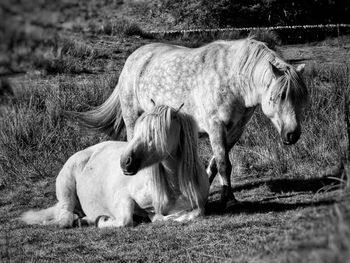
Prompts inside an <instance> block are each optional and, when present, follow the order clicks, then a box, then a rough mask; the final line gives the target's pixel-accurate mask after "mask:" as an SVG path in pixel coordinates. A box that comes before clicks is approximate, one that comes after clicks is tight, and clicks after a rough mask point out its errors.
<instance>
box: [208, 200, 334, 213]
mask: <svg viewBox="0 0 350 263" xmlns="http://www.w3.org/2000/svg"><path fill="white" fill-rule="evenodd" d="M335 202H336V200H335V199H329V200H320V201H307V202H296V203H283V202H277V201H273V202H262V201H242V202H238V203H237V204H235V205H232V206H230V207H228V208H226V209H225V210H224V211H222V210H221V209H220V203H219V200H218V201H213V202H210V203H208V204H207V205H206V208H205V214H206V215H222V214H240V213H247V214H255V213H268V212H283V211H288V210H295V209H298V208H305V207H317V206H322V205H331V204H334V203H335Z"/></svg>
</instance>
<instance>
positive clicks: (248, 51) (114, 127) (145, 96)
mask: <svg viewBox="0 0 350 263" xmlns="http://www.w3.org/2000/svg"><path fill="white" fill-rule="evenodd" d="M303 68H304V65H300V66H298V67H297V68H294V67H293V66H292V65H290V64H288V63H286V62H285V61H284V60H283V59H282V58H281V57H280V56H279V55H277V53H276V52H274V51H273V50H271V49H269V48H268V47H267V46H266V45H265V44H264V43H263V42H260V41H257V40H255V39H253V38H247V39H242V40H234V41H215V42H213V43H210V44H208V45H205V46H203V47H199V48H193V49H192V48H186V47H181V46H174V45H168V44H161V43H154V44H149V45H145V46H143V47H141V48H139V49H137V50H136V51H135V52H134V53H133V54H131V55H130V56H129V58H128V59H127V61H126V62H125V65H124V68H123V71H122V72H121V74H120V77H119V82H118V85H117V87H116V88H115V90H114V92H113V93H112V95H111V96H110V97H109V98H108V99H107V100H106V101H105V102H104V103H103V104H102V105H101V106H99V107H97V108H95V109H93V110H91V111H88V112H84V113H71V114H72V115H75V117H77V119H78V120H80V122H82V123H83V124H84V125H85V126H87V127H89V128H93V129H95V130H97V131H102V132H105V133H107V134H109V135H110V136H112V137H113V138H118V136H119V134H120V132H121V131H122V129H123V127H124V124H125V126H126V130H127V138H128V140H131V138H132V137H133V130H134V126H135V122H136V120H137V118H138V117H139V116H140V114H142V112H144V111H147V110H149V109H150V108H151V107H152V102H151V100H152V99H153V100H154V101H155V103H157V104H165V105H169V106H172V107H175V108H176V107H179V105H180V104H182V103H184V107H183V109H182V110H183V111H184V112H185V113H187V114H190V115H192V116H193V117H194V119H195V120H196V121H197V123H198V126H199V132H203V133H207V134H208V135H209V139H210V143H211V146H212V149H213V153H214V156H213V158H212V159H211V160H210V163H209V167H208V169H207V171H208V173H209V177H210V182H212V181H213V179H214V177H215V175H216V173H217V172H219V175H220V178H221V183H222V191H221V203H222V205H223V206H225V205H226V203H227V201H229V200H235V199H234V195H233V193H232V189H231V179H230V175H231V170H232V166H231V163H230V160H229V151H230V149H231V148H232V147H233V146H234V145H235V143H236V142H237V141H238V139H239V138H240V137H241V135H242V133H243V130H244V127H245V125H246V124H247V122H248V121H249V119H250V118H251V116H252V114H253V113H254V109H255V108H256V106H257V105H261V107H262V111H263V113H264V114H265V115H266V116H267V117H268V118H269V119H270V120H271V121H272V123H273V124H274V126H275V127H276V129H277V131H278V132H279V134H280V136H281V138H282V141H283V143H284V144H287V145H290V144H294V143H296V142H297V141H298V139H299V137H300V133H301V129H300V118H301V113H302V107H303V106H304V105H305V103H306V101H307V98H308V92H307V89H306V86H305V84H304V82H303V80H302V78H301V76H300V72H301V71H302V70H303Z"/></svg>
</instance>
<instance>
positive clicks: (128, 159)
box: [120, 154, 141, 175]
mask: <svg viewBox="0 0 350 263" xmlns="http://www.w3.org/2000/svg"><path fill="white" fill-rule="evenodd" d="M140 163H141V162H139V161H138V160H137V158H135V155H134V154H129V155H125V156H124V155H122V156H121V158H120V167H121V168H122V170H123V173H124V174H125V175H135V174H136V173H137V172H138V171H139V168H140Z"/></svg>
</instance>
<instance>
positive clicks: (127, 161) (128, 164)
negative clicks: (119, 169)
mask: <svg viewBox="0 0 350 263" xmlns="http://www.w3.org/2000/svg"><path fill="white" fill-rule="evenodd" d="M131 163H132V158H131V156H129V157H128V159H126V162H125V165H126V166H130V165H131Z"/></svg>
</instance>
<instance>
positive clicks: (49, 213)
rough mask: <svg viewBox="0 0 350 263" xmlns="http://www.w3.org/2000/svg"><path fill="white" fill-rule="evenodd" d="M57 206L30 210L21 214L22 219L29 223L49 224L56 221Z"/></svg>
mask: <svg viewBox="0 0 350 263" xmlns="http://www.w3.org/2000/svg"><path fill="white" fill-rule="evenodd" d="M56 217H57V207H56V206H52V207H49V208H46V209H42V210H29V211H27V212H24V213H23V214H22V215H21V220H22V221H24V222H25V223H27V224H28V225H47V224H52V223H55V221H56Z"/></svg>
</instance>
